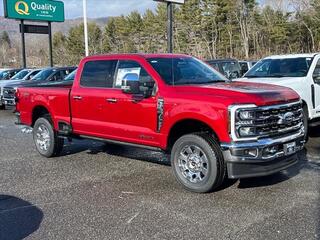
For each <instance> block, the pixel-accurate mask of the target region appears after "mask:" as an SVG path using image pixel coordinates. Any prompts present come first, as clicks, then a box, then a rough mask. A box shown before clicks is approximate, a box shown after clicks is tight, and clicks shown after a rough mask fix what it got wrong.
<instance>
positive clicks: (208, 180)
mask: <svg viewBox="0 0 320 240" xmlns="http://www.w3.org/2000/svg"><path fill="white" fill-rule="evenodd" d="M189 146H193V148H194V150H193V151H192V152H193V153H192V154H195V152H196V149H198V151H199V149H200V150H201V151H202V157H203V156H205V159H206V162H207V163H206V164H205V165H206V169H207V170H206V174H205V175H204V174H203V173H202V172H200V174H199V175H200V176H201V174H202V175H203V176H202V177H203V179H202V180H201V179H200V180H199V182H192V181H195V180H197V179H195V178H194V176H196V173H195V172H194V171H192V170H189V169H187V170H185V169H183V168H184V167H183V166H191V167H194V165H193V164H194V162H193V161H192V160H191V162H192V163H190V160H188V161H187V163H184V162H185V160H184V159H183V158H186V156H183V158H181V154H182V153H183V152H184V150H185V149H188V147H189ZM191 150H192V148H191ZM186 152H190V149H189V151H186ZM192 154H191V155H192ZM182 155H184V154H182ZM189 155H190V154H189ZM200 155H201V154H199V156H200ZM178 156H180V158H179V157H178ZM202 157H201V159H202ZM187 159H192V156H191V157H190V156H189V157H188V158H187ZM196 159H197V158H196ZM196 161H198V160H196ZM203 164H204V161H202V160H201V162H200V163H199V162H197V163H196V164H195V165H196V166H197V168H198V169H196V170H195V171H197V173H198V171H200V170H199V168H200V166H201V168H204V166H205V165H203ZM179 165H180V166H179ZM192 165H193V166H192ZM171 166H172V170H173V173H174V175H175V177H176V179H177V180H178V182H179V183H181V184H182V186H183V187H184V188H185V189H187V190H189V191H192V192H197V193H207V192H211V191H213V190H217V189H218V188H219V187H220V186H221V185H222V184H223V182H224V179H225V176H226V166H225V163H224V158H223V155H222V152H221V149H220V147H219V144H218V142H217V141H216V140H215V139H214V138H213V136H212V135H209V134H207V133H194V134H188V135H184V136H182V137H181V138H179V139H178V140H177V141H176V142H175V144H174V145H173V148H172V151H171ZM188 174H189V176H188V177H189V178H190V174H191V175H192V177H191V180H190V179H187V178H188V177H186V175H188Z"/></svg>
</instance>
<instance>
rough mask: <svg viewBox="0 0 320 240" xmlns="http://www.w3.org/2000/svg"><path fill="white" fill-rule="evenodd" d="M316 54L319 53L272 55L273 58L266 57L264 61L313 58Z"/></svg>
mask: <svg viewBox="0 0 320 240" xmlns="http://www.w3.org/2000/svg"><path fill="white" fill-rule="evenodd" d="M318 54H319V53H307V54H287V55H273V56H269V57H266V58H265V59H286V58H313V57H315V56H317V55H318Z"/></svg>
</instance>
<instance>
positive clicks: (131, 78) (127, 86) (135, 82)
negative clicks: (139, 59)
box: [121, 73, 140, 94]
mask: <svg viewBox="0 0 320 240" xmlns="http://www.w3.org/2000/svg"><path fill="white" fill-rule="evenodd" d="M121 89H122V91H123V92H124V93H128V94H139V93H140V82H139V75H138V74H136V73H127V74H126V75H125V76H124V77H123V79H122V87H121Z"/></svg>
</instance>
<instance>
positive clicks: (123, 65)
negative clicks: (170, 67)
mask: <svg viewBox="0 0 320 240" xmlns="http://www.w3.org/2000/svg"><path fill="white" fill-rule="evenodd" d="M128 73H135V74H138V75H139V81H140V83H141V84H143V83H146V82H154V80H153V79H152V77H151V76H150V75H149V74H148V73H147V71H146V70H145V69H144V68H143V67H142V66H141V65H140V64H139V63H137V62H135V61H130V60H120V61H119V64H118V68H117V73H116V79H115V83H114V87H115V88H121V86H122V79H123V77H124V76H125V75H126V74H128Z"/></svg>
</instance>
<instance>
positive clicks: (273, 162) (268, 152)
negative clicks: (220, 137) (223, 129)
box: [221, 129, 304, 179]
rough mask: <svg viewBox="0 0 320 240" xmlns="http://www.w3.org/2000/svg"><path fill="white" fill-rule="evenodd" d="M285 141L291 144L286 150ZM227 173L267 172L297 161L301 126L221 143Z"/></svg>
mask: <svg viewBox="0 0 320 240" xmlns="http://www.w3.org/2000/svg"><path fill="white" fill-rule="evenodd" d="M288 144H289V145H290V146H293V147H291V149H290V151H289V152H288V150H287V146H288ZM221 147H222V150H223V155H224V159H225V162H226V164H227V169H228V177H229V178H231V179H237V178H249V177H260V176H267V175H271V174H273V173H276V172H279V171H281V170H284V169H286V168H288V167H290V166H292V165H294V164H295V163H297V161H298V158H297V153H298V152H299V151H300V150H302V149H303V147H304V129H300V130H299V132H297V133H295V134H292V135H288V136H285V137H282V138H278V139H261V140H258V141H255V142H246V143H231V144H221Z"/></svg>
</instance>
